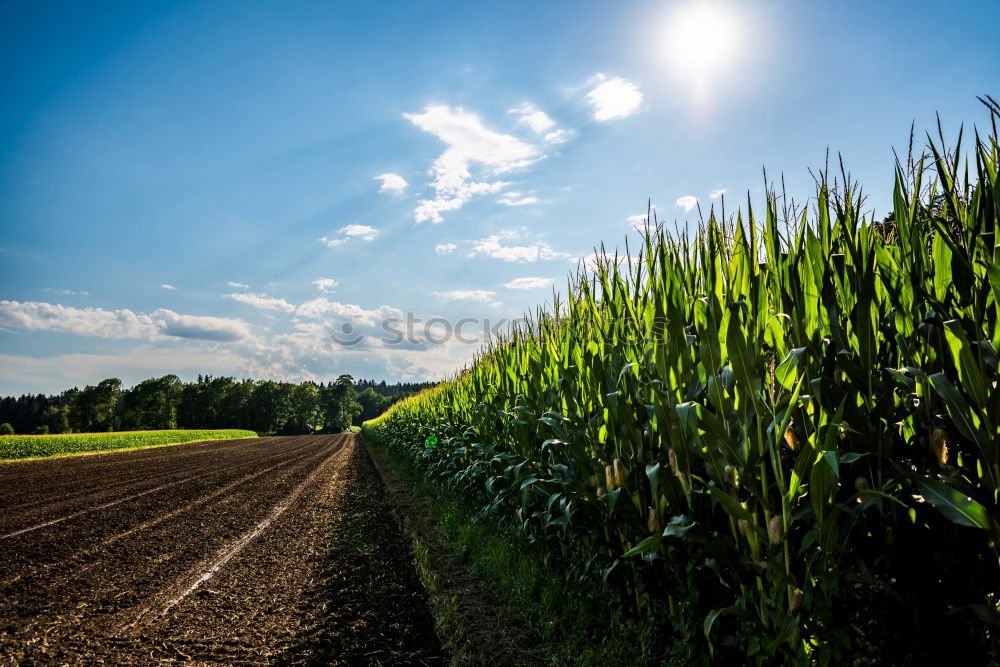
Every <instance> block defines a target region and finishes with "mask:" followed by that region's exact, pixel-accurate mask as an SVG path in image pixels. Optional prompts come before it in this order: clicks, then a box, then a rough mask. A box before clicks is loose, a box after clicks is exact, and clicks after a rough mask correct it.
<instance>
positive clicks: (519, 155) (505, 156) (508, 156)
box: [403, 105, 541, 223]
mask: <svg viewBox="0 0 1000 667" xmlns="http://www.w3.org/2000/svg"><path fill="white" fill-rule="evenodd" d="M403 117H404V118H406V119H407V120H409V121H410V122H411V123H413V124H414V125H416V126H417V127H419V128H420V129H422V130H424V131H425V132H429V133H430V134H433V135H434V136H436V137H437V138H438V139H440V140H441V141H443V142H444V143H445V144H447V146H448V148H447V149H445V151H444V153H442V154H441V155H440V156H438V158H437V159H436V160H434V163H433V164H432V165H431V169H430V175H431V176H432V177H433V180H432V181H431V183H430V187H431V188H432V189H433V190H434V195H435V196H434V198H433V199H423V200H421V201H420V202H419V203H418V205H417V207H416V209H414V211H413V219H414V221H415V222H417V223H421V222H425V221H427V220H430V221H431V222H434V223H438V222H441V221H442V216H441V214H442V213H446V212H448V211H454V210H457V209H459V208H461V207H462V206H464V205H465V204H466V203H467V202H468V201H469V200H470V199H472V198H473V197H474V196H476V195H480V194H493V193H496V192H499V191H500V190H501V189H503V188H504V187H505V186H506V185H507V184H506V183H505V182H503V181H491V180H489V179H491V178H493V177H495V176H497V175H499V174H503V173H506V172H509V171H511V170H514V169H519V168H523V167H526V166H528V165H530V164H531V163H532V162H535V161H536V160H538V159H539V158H540V157H541V156H540V155H539V152H538V149H537V148H536V147H534V146H532V145H530V144H527V143H524V142H523V141H521V140H520V139H517V138H516V137H513V136H511V135H509V134H501V133H499V132H495V131H493V130H490V129H489V128H487V127H486V126H485V125H483V123H482V121H481V120H480V119H479V116H477V115H476V114H474V113H469V112H467V111H464V110H463V109H461V108H457V107H455V108H452V107H449V106H444V105H439V106H431V107H427V108H426V109H424V111H423V112H422V113H419V114H413V113H404V114H403ZM473 166H477V167H479V171H481V173H480V174H479V175H478V176H477V177H475V178H474V177H473V174H472V168H473Z"/></svg>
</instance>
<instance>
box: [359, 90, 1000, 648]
mask: <svg viewBox="0 0 1000 667" xmlns="http://www.w3.org/2000/svg"><path fill="white" fill-rule="evenodd" d="M986 103H987V106H988V107H990V115H991V121H992V123H993V129H992V133H991V134H990V135H989V136H986V137H981V136H979V135H978V134H977V135H976V136H975V138H974V140H973V141H972V142H971V143H972V146H971V147H963V142H962V136H961V133H960V134H959V138H958V140H957V143H956V144H955V145H954V146H953V148H952V149H951V150H946V149H945V143H944V139H943V135H942V134H941V133H940V131H939V132H938V134H937V135H936V136H934V137H931V136H930V135H928V137H927V151H926V154H925V155H922V156H914V155H913V151H911V154H910V156H908V157H907V158H906V159H905V160H903V159H897V161H896V165H895V187H894V192H893V209H892V213H891V215H889V216H888V217H885V218H883V219H879V220H876V219H875V218H874V217H872V216H871V215H867V214H865V213H863V207H864V199H863V196H862V193H861V191H860V189H859V187H858V186H857V184H855V183H854V182H852V180H851V179H850V177H849V176H848V175H846V174H845V173H844V172H843V170H842V169H841V170H839V172H838V173H837V174H836V176H832V175H831V173H830V171H829V170H825V171H823V172H820V173H819V174H818V175H817V189H816V193H815V196H814V198H813V199H812V205H811V206H809V207H803V208H795V207H792V206H788V205H786V201H785V200H784V199H782V198H781V197H779V194H778V192H776V191H774V190H773V189H771V190H769V192H768V194H767V196H766V201H764V202H763V207H762V209H760V208H754V207H752V206H751V202H748V203H747V205H746V207H745V208H744V209H742V210H740V211H739V212H736V213H735V214H730V215H729V216H728V217H727V215H726V214H725V213H724V212H722V213H719V214H716V213H715V212H713V213H712V214H710V215H709V216H708V219H707V220H706V221H704V222H703V223H702V224H700V225H699V227H698V229H697V232H696V233H689V234H685V233H679V232H676V231H674V232H671V231H669V230H668V229H666V228H665V227H664V226H662V225H656V224H655V223H654V224H648V225H647V228H646V231H645V234H644V238H643V240H642V242H641V244H640V246H639V247H638V248H633V249H632V251H631V252H629V251H626V254H625V255H624V256H623V257H618V256H608V255H607V254H604V253H600V254H599V255H598V258H597V260H596V261H595V262H594V263H593V264H591V265H589V266H583V267H581V269H580V270H579V271H578V272H577V273H576V274H574V275H573V276H572V277H571V279H570V281H569V285H568V291H567V294H568V296H567V297H565V298H560V297H556V298H555V302H554V304H553V306H552V307H551V308H549V309H545V310H539V311H538V312H537V313H535V315H534V316H533V317H532V318H531V323H530V324H529V325H526V326H521V327H518V328H516V329H514V330H513V331H511V332H510V333H509V334H508V335H507V336H506V337H504V338H503V339H502V340H497V341H494V342H492V343H490V344H489V345H488V346H487V347H486V348H485V349H483V350H481V351H480V353H479V355H478V356H477V358H476V359H475V361H474V363H472V364H471V365H470V366H469V367H468V368H467V369H465V370H463V371H462V372H461V373H459V374H458V375H457V376H455V377H454V378H453V379H451V380H450V381H449V382H447V383H445V384H443V385H440V386H438V387H436V388H434V389H431V390H428V391H426V392H424V393H422V394H420V395H418V396H416V397H414V398H411V399H409V400H407V401H404V402H402V403H400V404H397V405H396V406H394V407H393V408H392V409H390V410H389V411H388V412H387V413H386V414H385V415H383V416H382V417H380V418H378V419H376V420H374V421H371V422H368V423H366V425H365V427H364V433H365V434H366V436H367V437H368V438H369V439H370V440H371V441H373V442H375V443H377V444H380V445H382V446H385V447H388V448H389V449H390V450H391V451H392V452H393V453H395V454H396V455H399V456H402V457H404V458H406V459H408V460H410V461H412V462H413V463H415V464H416V465H418V466H419V467H420V468H421V469H422V470H423V471H424V472H425V474H426V475H427V476H428V477H429V478H431V479H432V480H433V481H435V482H436V483H438V484H440V485H441V486H443V487H445V488H447V489H450V490H451V491H452V492H454V493H455V494H457V495H458V496H459V497H461V498H464V499H466V500H467V501H468V502H472V503H477V504H478V505H479V506H482V508H483V514H484V515H493V516H495V517H498V518H499V519H501V520H506V521H511V522H515V523H516V524H517V525H519V526H520V530H521V531H522V532H523V534H524V535H525V537H526V538H527V539H528V540H530V541H532V542H535V543H542V544H543V545H545V549H546V550H547V552H548V553H550V554H551V557H552V563H553V565H554V567H553V570H554V571H562V572H564V573H565V576H567V577H569V578H571V579H572V580H574V581H577V582H579V587H580V589H581V591H591V592H593V591H597V593H596V594H599V595H602V596H610V597H611V598H612V599H614V600H615V601H616V604H617V605H620V607H621V609H622V610H623V613H624V615H625V617H626V618H631V619H637V620H645V621H647V622H649V621H652V622H655V623H656V624H658V625H657V627H659V628H661V630H662V636H661V638H660V641H662V642H663V643H664V646H667V647H668V648H663V649H662V650H661V653H660V654H659V655H660V656H661V657H662V656H663V655H667V654H668V653H669V655H670V656H672V657H674V658H677V659H687V660H692V661H701V660H710V659H713V658H714V660H716V661H718V662H721V663H722V664H729V663H731V662H732V661H733V660H739V661H747V662H758V663H769V662H773V661H780V662H788V663H818V664H830V663H831V662H833V661H836V660H844V659H852V660H860V661H862V662H863V661H864V659H863V658H859V656H869V659H870V660H871V661H872V662H873V663H880V664H881V663H884V662H885V661H887V660H892V661H894V662H896V663H897V664H907V663H918V662H923V661H925V660H929V659H934V658H938V657H941V656H947V657H949V658H950V659H951V660H952V661H954V660H956V658H958V659H959V660H960V659H962V658H968V659H970V660H975V661H976V663H977V664H984V663H986V662H990V661H996V660H998V659H1000V653H998V651H1000V649H998V646H1000V641H998V639H997V636H998V633H1000V609H998V606H1000V597H998V592H1000V560H998V557H1000V552H998V538H1000V525H998V522H997V517H998V509H1000V497H998V490H1000V454H998V440H1000V388H998V386H997V381H998V379H1000V376H998V365H997V362H998V351H1000V326H998V319H1000V245H998V243H997V241H998V240H997V237H996V233H997V231H998V227H1000V180H998V174H997V170H998V166H1000V146H998V142H997V133H996V126H995V120H996V118H997V114H998V112H1000V108H998V107H997V105H996V103H995V102H993V101H992V100H987V102H986ZM963 151H965V152H963ZM678 646H680V647H682V648H677V647H678ZM671 647H672V648H671ZM664 651H666V652H667V653H664ZM967 664H971V663H967Z"/></svg>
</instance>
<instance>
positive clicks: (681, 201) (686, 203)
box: [677, 195, 698, 213]
mask: <svg viewBox="0 0 1000 667" xmlns="http://www.w3.org/2000/svg"><path fill="white" fill-rule="evenodd" d="M677 205H678V206H680V207H681V208H682V209H684V212H685V213H690V212H691V209H693V208H694V207H695V206H697V205H698V198H697V197H692V196H691V195H684V196H683V197H678V198H677Z"/></svg>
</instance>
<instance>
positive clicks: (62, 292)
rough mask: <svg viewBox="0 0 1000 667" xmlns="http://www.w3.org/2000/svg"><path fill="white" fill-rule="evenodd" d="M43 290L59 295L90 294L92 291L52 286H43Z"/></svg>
mask: <svg viewBox="0 0 1000 667" xmlns="http://www.w3.org/2000/svg"><path fill="white" fill-rule="evenodd" d="M41 291H42V292H46V293H47V294H58V295H59V296H90V292H88V291H86V290H80V291H75V290H71V289H52V288H51V287H43V288H42V290H41Z"/></svg>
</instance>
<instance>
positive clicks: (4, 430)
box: [0, 422, 14, 435]
mask: <svg viewBox="0 0 1000 667" xmlns="http://www.w3.org/2000/svg"><path fill="white" fill-rule="evenodd" d="M0 435H14V427H13V426H11V425H10V424H9V423H7V422H4V423H2V424H0Z"/></svg>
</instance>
